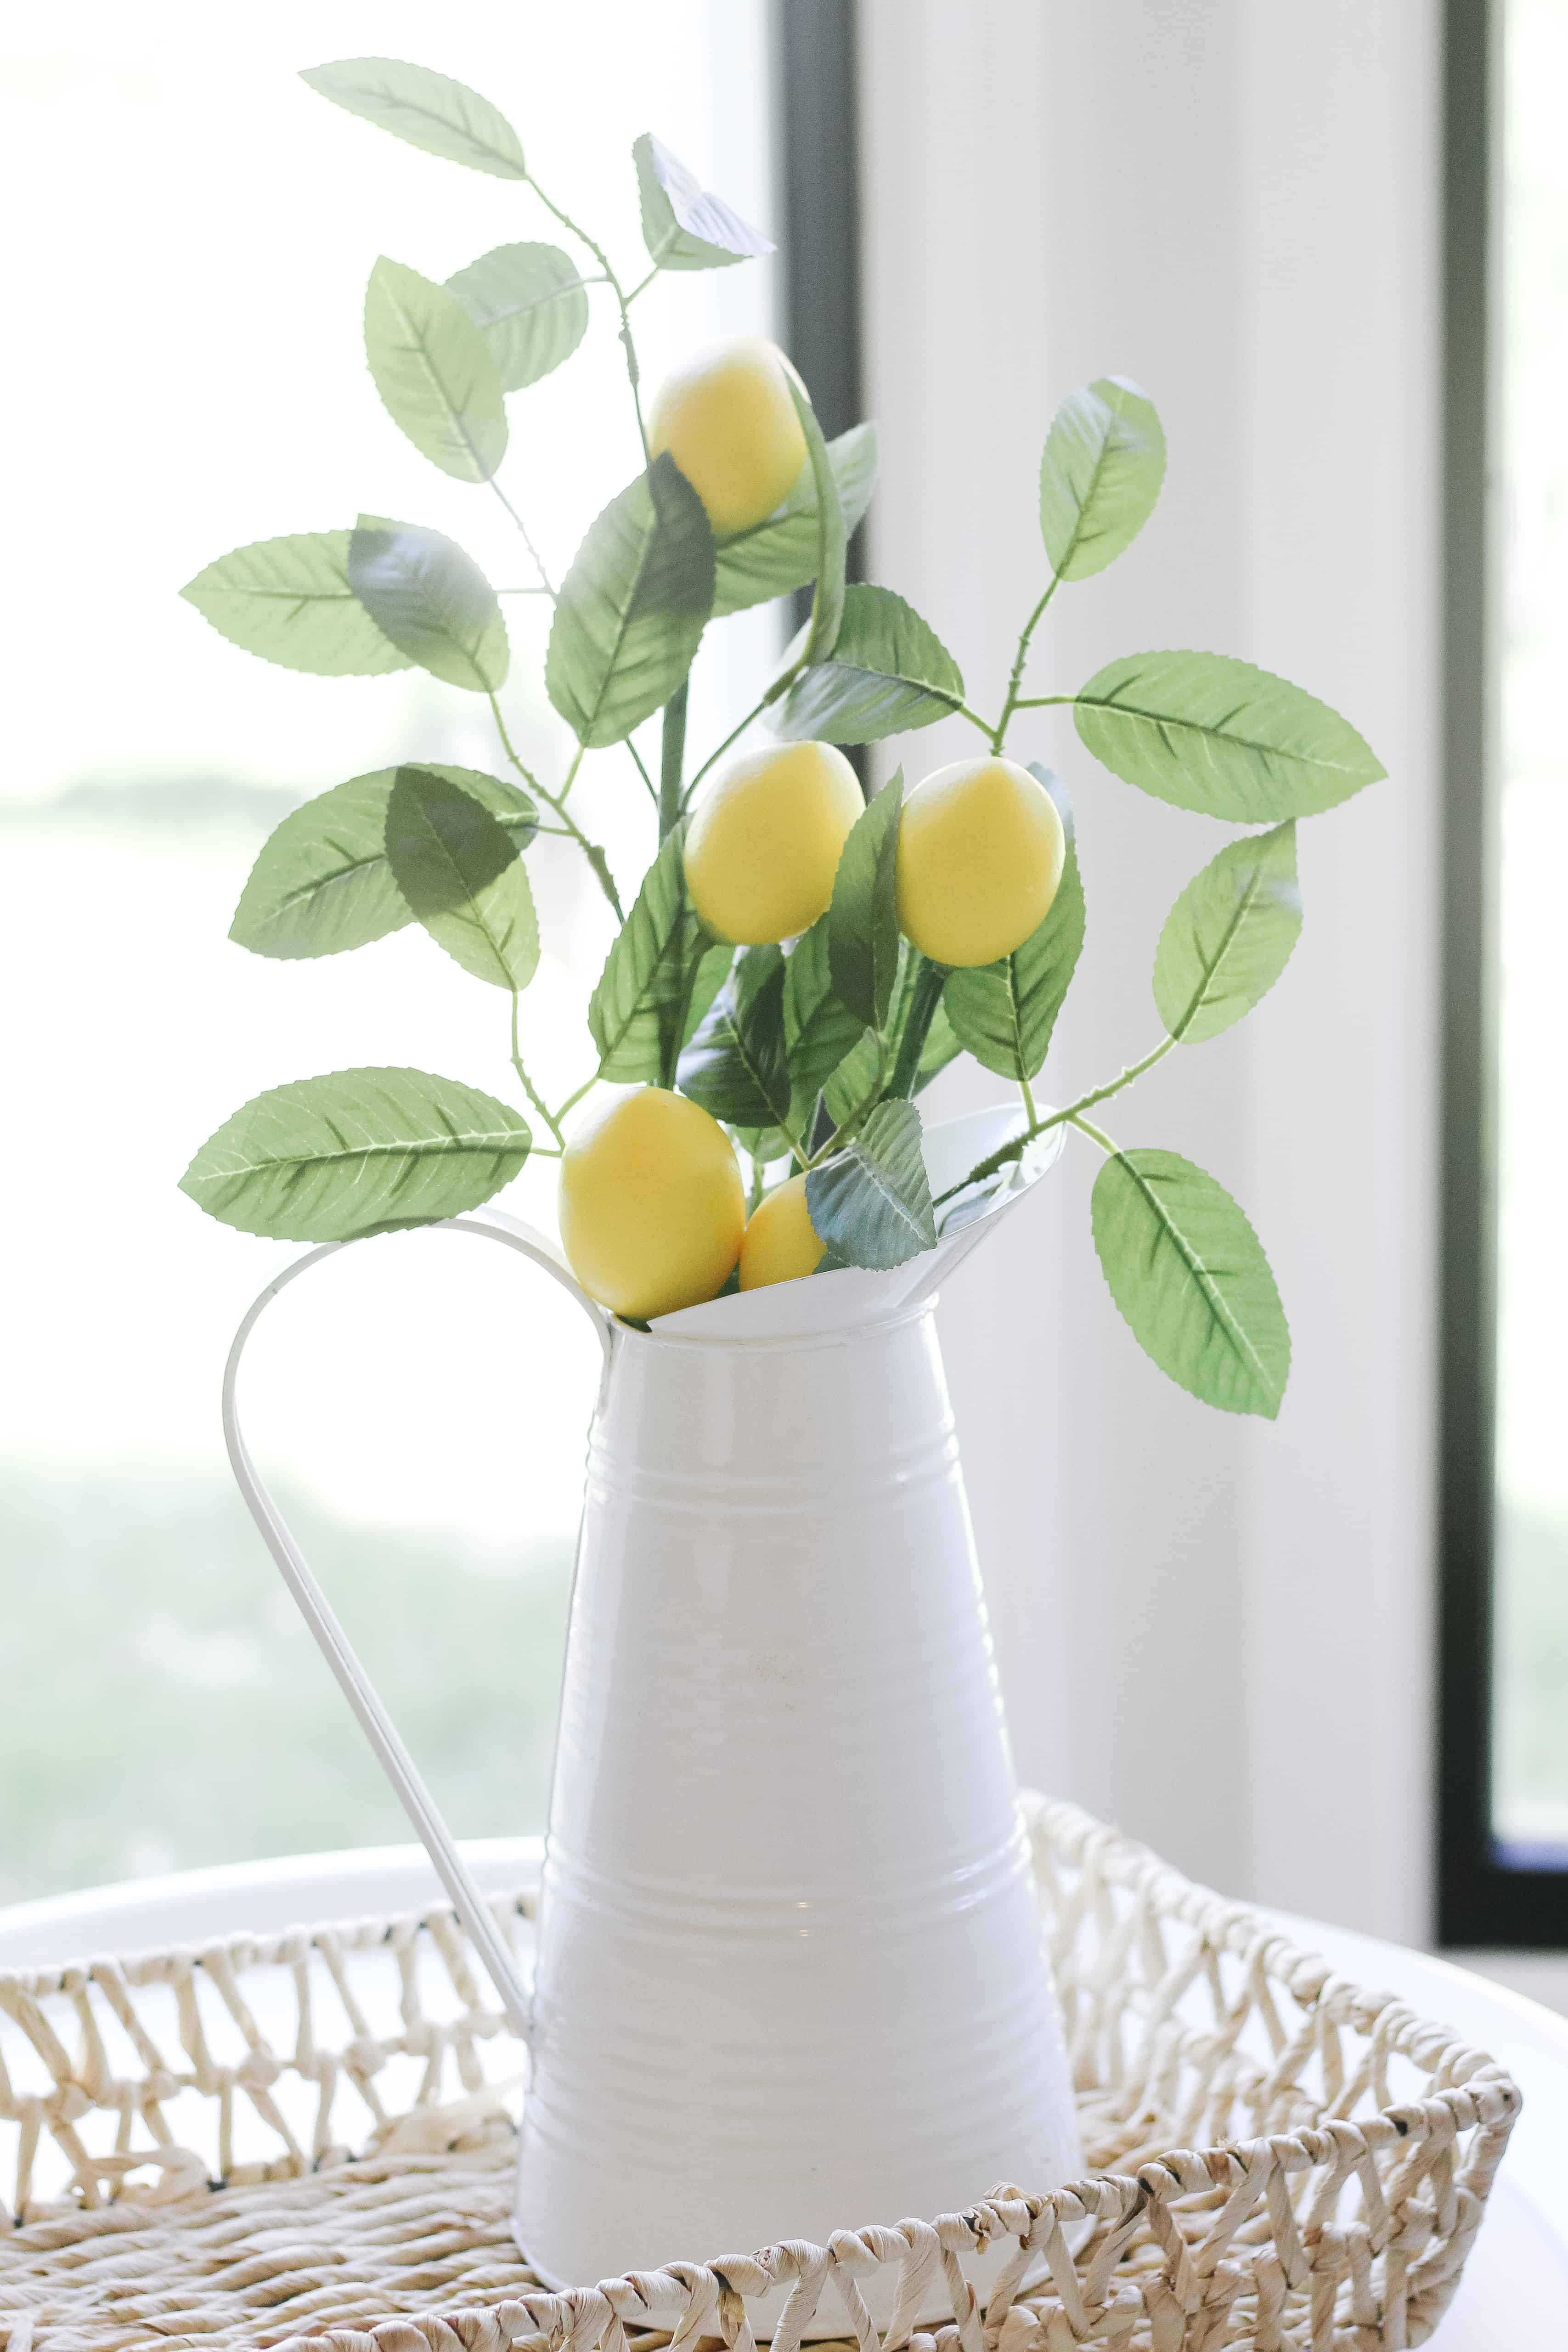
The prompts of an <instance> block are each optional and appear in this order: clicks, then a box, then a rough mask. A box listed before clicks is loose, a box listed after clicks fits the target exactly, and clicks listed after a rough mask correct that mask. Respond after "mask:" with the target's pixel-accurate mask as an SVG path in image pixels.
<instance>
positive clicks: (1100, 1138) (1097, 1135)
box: [1068, 1113, 1121, 1160]
mask: <svg viewBox="0 0 1568 2352" xmlns="http://www.w3.org/2000/svg"><path fill="white" fill-rule="evenodd" d="M1068 1126H1069V1127H1076V1128H1077V1129H1078V1131H1079V1134H1080V1135H1087V1136H1088V1138H1089V1141H1090V1142H1091V1143H1098V1144H1099V1146H1100V1150H1101V1151H1103V1152H1104V1153H1105V1156H1106V1158H1107V1159H1108V1160H1114V1159H1115V1158H1116V1155H1117V1153H1118V1151H1119V1150H1120V1149H1121V1146H1120V1145H1119V1144H1117V1143H1116V1142H1114V1141H1113V1140H1112V1139H1111V1138H1110V1136H1109V1135H1107V1133H1106V1132H1105V1129H1103V1128H1102V1127H1096V1126H1095V1124H1094V1122H1093V1120H1092V1119H1087V1118H1079V1117H1078V1116H1077V1114H1076V1113H1075V1114H1074V1115H1073V1116H1072V1117H1071V1118H1068Z"/></svg>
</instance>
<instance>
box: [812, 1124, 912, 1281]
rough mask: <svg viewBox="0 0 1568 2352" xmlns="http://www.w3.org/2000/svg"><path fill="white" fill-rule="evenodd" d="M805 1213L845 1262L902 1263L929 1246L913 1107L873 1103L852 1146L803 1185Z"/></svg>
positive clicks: (863, 1263) (825, 1240)
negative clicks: (875, 1106) (873, 1107)
mask: <svg viewBox="0 0 1568 2352" xmlns="http://www.w3.org/2000/svg"><path fill="white" fill-rule="evenodd" d="M805 1206H806V1213H807V1215H808V1216H809V1217H810V1219H811V1222H812V1223H813V1225H814V1226H815V1227H816V1232H817V1234H819V1235H820V1237H821V1239H822V1242H823V1245H824V1247H825V1248H826V1249H829V1250H831V1251H832V1253H833V1255H835V1257H837V1258H839V1259H841V1260H842V1261H843V1262H844V1264H845V1265H869V1266H890V1265H903V1264H904V1262H905V1260H906V1259H907V1258H911V1257H915V1256H918V1255H919V1254H920V1252H921V1250H928V1249H933V1248H934V1247H935V1245H936V1213H935V1211H934V1210H933V1209H932V1207H931V1187H930V1185H929V1184H928V1183H927V1181H926V1171H925V1161H924V1160H923V1159H922V1158H921V1115H920V1113H919V1111H918V1110H917V1109H916V1108H915V1107H914V1105H913V1103H912V1102H908V1101H897V1102H884V1103H879V1104H878V1105H877V1108H876V1109H875V1110H874V1111H872V1112H871V1113H870V1115H869V1117H868V1118H867V1121H866V1124H865V1126H864V1127H863V1128H862V1129H860V1132H859V1134H858V1136H857V1137H856V1139H855V1140H854V1141H853V1143H849V1144H847V1145H846V1146H845V1148H844V1150H842V1151H836V1152H835V1153H834V1155H833V1157H832V1159H831V1160H824V1162H823V1164H822V1166H821V1167H820V1168H814V1169H813V1170H812V1171H811V1173H810V1175H809V1176H808V1177H807V1178H806V1180H805Z"/></svg>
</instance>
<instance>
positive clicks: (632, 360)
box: [528, 173, 647, 465]
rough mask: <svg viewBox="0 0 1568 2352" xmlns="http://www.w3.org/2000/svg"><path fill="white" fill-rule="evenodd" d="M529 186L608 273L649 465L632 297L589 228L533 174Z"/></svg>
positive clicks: (606, 275)
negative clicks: (566, 210) (565, 210)
mask: <svg viewBox="0 0 1568 2352" xmlns="http://www.w3.org/2000/svg"><path fill="white" fill-rule="evenodd" d="M528 184H529V186H530V187H531V189H532V190H533V193H534V194H535V195H536V196H537V197H538V198H539V201H540V203H541V204H542V205H543V206H544V209H545V211H546V212H547V213H553V214H554V215H555V218H556V219H557V220H558V221H559V222H560V224H561V226H562V227H563V229H564V230H565V231H566V233H567V235H568V236H574V237H575V238H576V239H577V242H578V243H579V245H585V246H586V247H587V248H588V250H589V252H590V253H591V254H592V255H593V257H594V258H595V261H596V262H597V263H598V265H599V268H601V269H602V270H603V272H604V276H605V285H606V286H607V287H608V288H609V289H610V291H611V293H612V294H613V295H614V296H615V298H616V309H617V310H619V311H620V314H621V335H620V341H621V348H622V350H623V351H624V352H626V381H627V382H628V383H629V384H630V385H631V388H632V406H633V407H634V408H635V409H636V411H637V438H638V440H639V441H640V442H641V443H642V454H643V462H644V464H645V465H646V464H647V426H646V425H644V423H643V415H642V394H641V393H640V391H639V390H638V385H639V384H640V383H641V380H642V379H641V374H640V371H639V370H638V367H637V346H636V344H635V343H634V342H633V341H632V322H631V320H630V319H629V318H628V316H627V315H626V314H627V309H628V306H629V304H630V301H631V299H632V297H631V295H628V294H627V293H626V292H625V291H624V289H623V288H622V286H621V281H620V279H619V278H617V277H616V273H615V271H614V270H613V269H612V268H611V267H610V257H609V256H608V254H607V253H606V252H605V248H604V247H603V246H602V245H600V244H599V243H598V241H597V239H596V238H594V237H591V236H589V234H588V232H587V230H586V229H585V228H579V227H578V226H577V223H576V222H575V221H574V219H573V218H572V215H571V214H570V213H563V211H562V209H561V207H560V205H558V204H556V203H555V202H554V200H553V198H552V197H550V196H547V195H546V194H545V193H544V190H543V189H542V187H541V186H540V184H539V183H538V181H537V180H536V179H535V178H534V177H533V175H532V173H530V174H529V178H528ZM646 285H647V278H644V279H643V281H642V286H637V287H636V288H634V289H633V292H634V293H637V294H640V293H641V292H642V288H643V286H646Z"/></svg>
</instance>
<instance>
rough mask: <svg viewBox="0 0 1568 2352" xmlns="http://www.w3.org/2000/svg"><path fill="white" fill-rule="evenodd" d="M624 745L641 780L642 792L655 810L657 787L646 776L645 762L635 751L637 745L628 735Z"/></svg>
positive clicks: (650, 778)
mask: <svg viewBox="0 0 1568 2352" xmlns="http://www.w3.org/2000/svg"><path fill="white" fill-rule="evenodd" d="M626 749H627V751H629V752H630V753H631V755H632V765H633V767H634V768H635V769H636V770H637V773H638V775H639V776H640V777H641V778H642V780H643V790H644V791H645V792H646V793H647V796H648V798H649V800H650V801H651V802H652V803H653V804H654V806H655V808H657V807H658V785H657V784H656V783H655V782H654V780H653V778H652V777H651V776H650V775H649V774H648V772H647V761H646V760H645V759H644V758H643V755H642V753H641V752H640V751H638V750H637V745H636V744H635V743H634V742H633V741H632V739H631V737H630V736H629V735H628V736H627V737H626Z"/></svg>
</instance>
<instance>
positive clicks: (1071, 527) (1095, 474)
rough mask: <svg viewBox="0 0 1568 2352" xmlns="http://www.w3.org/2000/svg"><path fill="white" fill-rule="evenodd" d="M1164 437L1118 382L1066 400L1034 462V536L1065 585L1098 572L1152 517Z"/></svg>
mask: <svg viewBox="0 0 1568 2352" xmlns="http://www.w3.org/2000/svg"><path fill="white" fill-rule="evenodd" d="M1164 478H1165V436H1164V434H1163V432H1162V431H1161V429H1160V420H1159V418H1158V417H1157V416H1156V415H1155V414H1154V404H1153V402H1152V400H1150V399H1149V398H1148V396H1147V395H1146V394H1143V393H1142V392H1140V391H1139V389H1138V386H1137V385H1136V384H1135V383H1128V382H1127V381H1126V379H1125V378H1124V377H1122V376H1115V375H1102V376H1100V377H1099V378H1098V379H1097V381H1096V382H1095V383H1091V384H1086V385H1085V387H1084V389H1083V390H1082V391H1081V392H1074V393H1069V394H1068V397H1067V399H1066V400H1064V401H1063V403H1062V404H1061V406H1060V407H1059V408H1058V411H1057V413H1056V415H1054V416H1053V417H1052V419H1051V429H1050V431H1049V433H1048V434H1047V436H1046V448H1045V455H1044V456H1043V457H1042V458H1041V459H1040V530H1041V534H1042V536H1043V537H1044V539H1045V542H1046V552H1047V555H1048V556H1049V557H1050V559H1051V567H1052V569H1053V571H1055V572H1056V573H1057V574H1058V577H1059V578H1060V579H1063V580H1087V579H1088V578H1089V574H1090V573H1091V572H1103V571H1104V569H1105V567H1106V565H1107V564H1108V563H1110V562H1111V561H1112V560H1113V558H1114V557H1116V556H1118V555H1120V554H1121V551H1122V549H1123V548H1124V547H1127V546H1129V545H1131V541H1133V540H1134V539H1136V538H1137V536H1138V533H1139V532H1140V531H1141V530H1142V528H1143V526H1144V524H1145V523H1146V522H1147V521H1148V520H1149V518H1150V516H1151V515H1152V513H1153V511H1154V502H1155V500H1156V499H1158V497H1159V495H1160V485H1161V483H1162V482H1163V480H1164Z"/></svg>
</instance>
